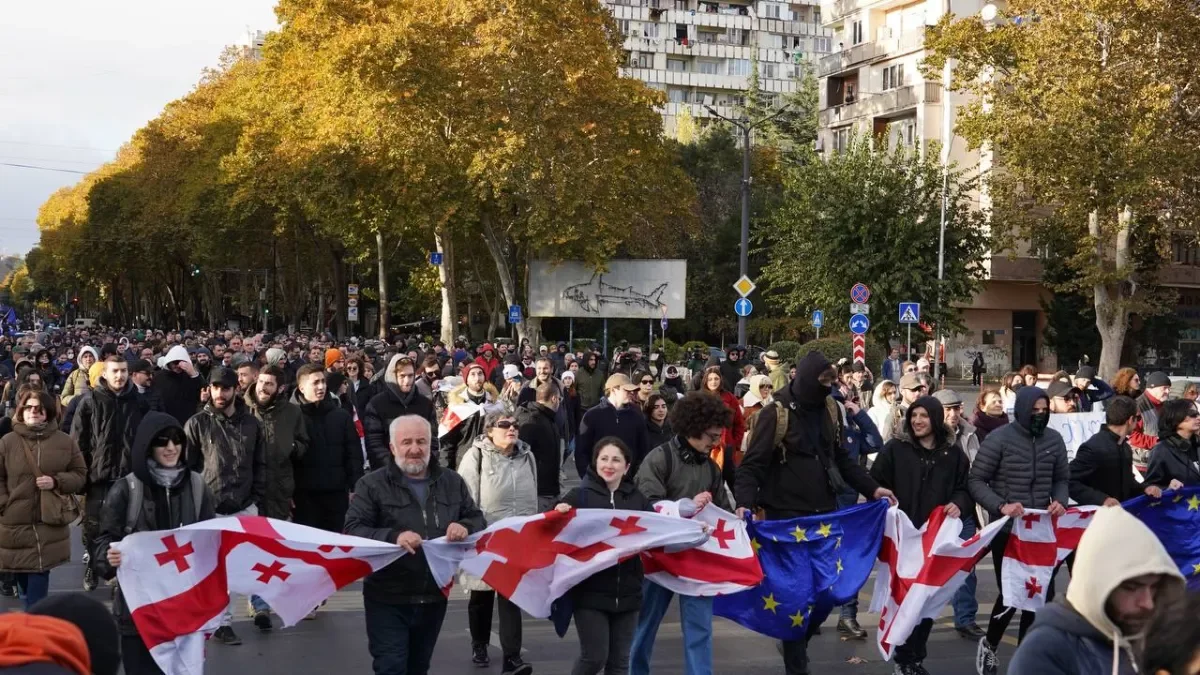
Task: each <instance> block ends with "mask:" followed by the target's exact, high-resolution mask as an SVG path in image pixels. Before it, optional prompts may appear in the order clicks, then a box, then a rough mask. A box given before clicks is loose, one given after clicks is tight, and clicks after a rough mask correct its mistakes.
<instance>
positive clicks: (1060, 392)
mask: <svg viewBox="0 0 1200 675" xmlns="http://www.w3.org/2000/svg"><path fill="white" fill-rule="evenodd" d="M1078 392H1079V390H1078V389H1076V388H1075V387H1072V386H1071V385H1069V384H1067V383H1066V382H1063V381H1062V380H1054V381H1053V382H1051V383H1050V384H1049V385H1047V386H1046V395H1047V396H1049V397H1050V398H1066V397H1068V396H1071V395H1072V394H1076V393H1078Z"/></svg>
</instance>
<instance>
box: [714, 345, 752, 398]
mask: <svg viewBox="0 0 1200 675" xmlns="http://www.w3.org/2000/svg"><path fill="white" fill-rule="evenodd" d="M741 350H742V348H741V347H739V346H737V345H731V346H730V347H729V349H728V351H726V352H725V360H724V361H722V362H721V366H720V367H721V385H722V386H724V387H725V391H733V390H734V389H735V388H736V387H737V383H738V381H739V380H741V379H742V378H743V377H744V376H745V375H744V373H743V372H742V368H744V367H745V365H746V364H745V363H742V351H741Z"/></svg>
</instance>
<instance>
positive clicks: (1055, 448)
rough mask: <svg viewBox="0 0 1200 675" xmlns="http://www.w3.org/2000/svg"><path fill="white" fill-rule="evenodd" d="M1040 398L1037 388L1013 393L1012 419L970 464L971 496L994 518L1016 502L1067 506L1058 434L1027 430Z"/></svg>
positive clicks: (1041, 393) (1067, 485)
mask: <svg viewBox="0 0 1200 675" xmlns="http://www.w3.org/2000/svg"><path fill="white" fill-rule="evenodd" d="M1042 398H1045V399H1047V400H1049V399H1048V398H1047V396H1046V392H1045V390H1044V389H1041V388H1039V387H1023V388H1022V389H1021V390H1020V391H1018V392H1017V400H1016V404H1015V406H1014V408H1013V411H1014V416H1015V418H1016V421H1015V423H1014V424H1006V425H1004V426H1003V427H1000V428H999V429H997V430H995V431H993V432H992V433H990V434H988V437H987V440H985V441H984V442H983V445H981V446H980V447H979V454H978V455H976V456H975V461H974V462H973V463H972V465H971V476H970V478H968V479H967V486H968V488H969V489H970V491H971V497H972V498H973V499H974V500H975V501H976V502H977V503H978V504H979V505H980V506H981V507H983V508H984V509H985V510H986V511H987V512H988V514H990V515H991V516H992V517H993V518H999V517H1000V515H1001V514H1000V507H1002V506H1004V505H1005V504H1012V503H1017V502H1019V503H1020V504H1021V505H1022V506H1024V507H1025V508H1027V509H1044V508H1046V507H1047V506H1049V504H1050V502H1051V501H1056V502H1058V503H1059V504H1062V505H1063V506H1066V505H1067V504H1068V499H1069V497H1070V474H1069V469H1068V466H1067V447H1066V445H1065V444H1064V443H1063V439H1062V436H1061V435H1059V433H1058V432H1057V431H1055V430H1053V429H1046V430H1045V431H1043V432H1042V435H1041V436H1038V437H1034V435H1033V434H1032V433H1031V432H1030V430H1029V429H1030V424H1031V418H1032V417H1033V405H1034V403H1036V402H1037V400H1038V399H1042Z"/></svg>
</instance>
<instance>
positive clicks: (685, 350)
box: [679, 340, 708, 361]
mask: <svg viewBox="0 0 1200 675" xmlns="http://www.w3.org/2000/svg"><path fill="white" fill-rule="evenodd" d="M697 349H698V350H700V352H701V353H702V354H703V355H704V360H705V361H707V360H708V344H707V343H704V342H701V341H700V340H691V341H690V342H685V343H683V345H682V346H681V347H680V348H679V353H680V355H681V356H680V359H681V360H683V361H687V360H688V359H690V358H691V354H692V352H693V351H695V350H697Z"/></svg>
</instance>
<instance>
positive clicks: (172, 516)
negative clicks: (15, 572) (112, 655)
mask: <svg viewBox="0 0 1200 675" xmlns="http://www.w3.org/2000/svg"><path fill="white" fill-rule="evenodd" d="M187 454H188V448H187V445H186V437H185V436H184V433H183V427H181V426H179V423H178V422H176V421H175V418H173V417H171V416H170V415H167V414H164V413H159V412H148V413H146V416H145V417H144V418H142V421H141V424H139V425H138V426H137V433H136V434H135V435H134V440H133V447H132V450H131V453H130V465H131V466H130V470H131V472H132V475H129V476H126V478H125V479H123V480H118V481H117V482H116V483H114V484H113V486H112V488H111V489H110V490H109V491H108V495H107V496H106V498H105V500H104V508H103V509H102V510H101V512H100V528H99V530H98V532H97V534H96V538H95V540H94V541H93V542H92V549H91V555H92V558H93V559H94V560H95V561H96V570H97V573H98V574H99V575H100V577H101V578H103V579H113V578H115V577H116V575H117V567H119V566H120V564H121V554H120V552H118V551H116V550H114V549H112V548H110V546H109V545H110V544H112V543H116V542H119V541H121V540H122V539H124V538H125V536H126V535H127V534H133V533H134V532H149V531H154V530H173V529H175V528H177V527H182V526H184V525H191V524H193V523H198V522H200V521H202V520H208V519H209V518H214V517H216V513H215V512H214V511H213V504H214V499H213V496H212V493H211V492H210V491H209V490H208V488H207V487H205V485H204V480H203V477H202V476H200V475H199V474H194V473H193V472H190V471H188V470H187V466H186V461H185V460H186V456H187ZM135 486H136V491H137V492H138V493H139V494H140V495H141V499H142V505H141V507H140V508H138V509H137V511H136V513H137V516H136V518H135V520H134V522H133V523H132V525H131V526H130V529H129V530H128V531H126V526H127V525H128V524H127V523H126V522H125V519H126V518H127V517H128V513H129V500H130V499H131V498H132V496H133V493H134V492H135ZM112 612H113V615H114V616H115V617H116V619H117V627H118V629H119V630H120V631H121V659H122V661H123V662H124V665H125V672H126V673H129V674H130V675H143V674H155V673H162V670H160V669H159V668H158V665H157V664H156V663H155V662H154V658H153V657H152V656H150V650H149V649H147V648H146V644H145V642H143V641H142V638H141V636H140V635H139V634H138V631H137V626H136V625H134V623H133V618H132V617H131V616H130V613H129V608H128V606H127V605H126V603H125V596H124V595H123V594H122V593H121V590H120V587H118V588H117V591H116V594H115V597H114V599H113V606H112Z"/></svg>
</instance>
